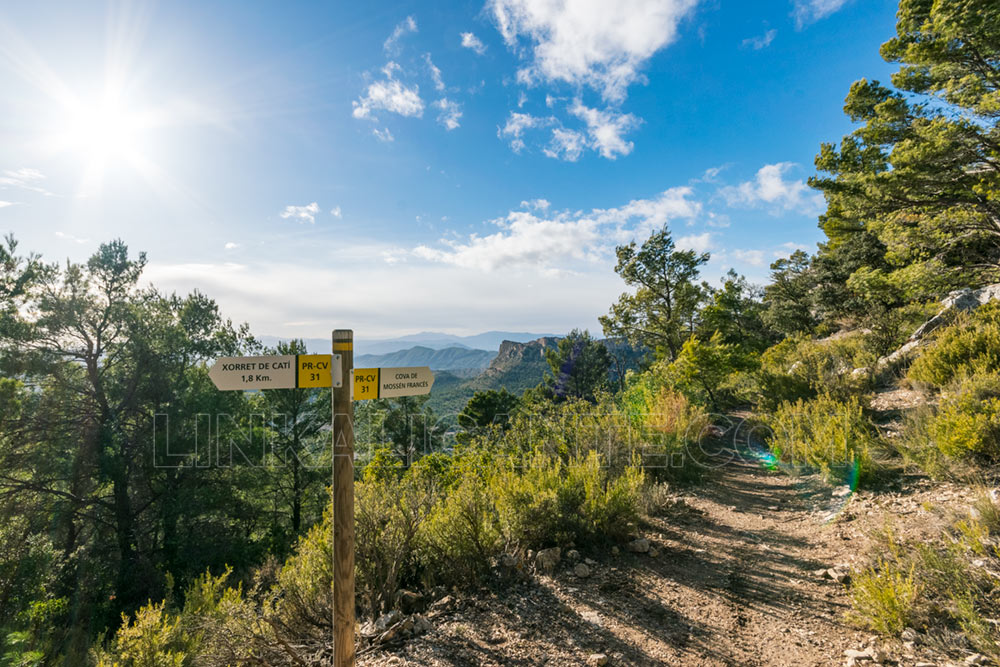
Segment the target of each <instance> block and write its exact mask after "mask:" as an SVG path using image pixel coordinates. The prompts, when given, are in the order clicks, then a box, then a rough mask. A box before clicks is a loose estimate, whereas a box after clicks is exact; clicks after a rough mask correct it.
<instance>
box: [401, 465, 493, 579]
mask: <svg viewBox="0 0 1000 667" xmlns="http://www.w3.org/2000/svg"><path fill="white" fill-rule="evenodd" d="M500 548H501V542H500V533H499V530H498V528H497V518H496V510H495V508H494V505H493V500H492V498H490V496H489V493H488V489H487V485H486V483H485V480H484V479H483V478H481V477H479V476H478V475H476V474H468V475H466V476H464V477H463V478H462V480H461V481H460V482H458V483H457V485H456V486H455V487H454V488H452V490H451V492H450V493H448V494H447V495H446V496H444V497H442V498H441V499H439V500H438V501H437V503H436V504H435V505H434V508H433V509H432V510H431V511H430V514H429V515H428V516H427V518H426V519H425V520H424V522H423V523H422V524H421V527H420V561H421V564H422V565H423V567H424V569H425V572H426V573H427V576H428V578H429V583H442V584H448V585H461V584H466V585H467V584H470V583H475V582H478V581H479V579H480V578H481V577H482V576H483V575H484V574H485V573H486V572H487V571H488V570H489V567H490V561H491V560H492V558H493V557H494V556H495V555H496V554H497V553H498V552H499V551H500Z"/></svg>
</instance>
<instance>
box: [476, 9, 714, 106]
mask: <svg viewBox="0 0 1000 667" xmlns="http://www.w3.org/2000/svg"><path fill="white" fill-rule="evenodd" d="M697 2H698V0H618V1H617V2H559V1H556V0H547V1H543V2H538V1H536V0H489V2H488V3H487V7H488V8H489V9H490V10H491V11H492V14H493V18H494V20H495V21H496V24H497V28H498V29H499V31H500V34H501V35H502V36H503V39H504V41H505V42H506V43H507V45H508V46H509V47H511V48H513V49H518V47H519V45H520V41H521V39H522V38H523V39H524V40H525V41H527V42H528V43H529V44H530V45H531V51H530V61H529V62H528V63H527V64H526V65H525V66H524V67H523V68H522V69H521V70H520V71H519V72H518V79H519V80H520V81H522V82H524V83H533V82H535V81H538V80H543V81H562V82H566V83H569V84H572V85H587V86H590V87H592V88H594V89H596V90H598V91H600V93H601V94H602V95H603V96H604V98H605V99H607V100H611V101H620V100H622V99H624V98H625V93H626V89H627V88H628V86H629V85H630V84H631V83H633V82H635V81H637V80H638V79H639V78H640V77H641V74H640V69H641V68H642V67H643V65H644V64H645V63H646V61H647V60H648V59H649V58H650V57H652V56H653V54H654V53H656V52H657V51H659V50H660V49H662V48H663V47H665V46H667V45H668V44H670V43H671V42H673V41H674V40H675V39H676V38H677V27H678V24H679V23H680V22H681V20H683V19H684V18H685V17H686V16H688V15H689V13H690V12H691V10H692V9H693V8H694V7H695V5H696V4H697Z"/></svg>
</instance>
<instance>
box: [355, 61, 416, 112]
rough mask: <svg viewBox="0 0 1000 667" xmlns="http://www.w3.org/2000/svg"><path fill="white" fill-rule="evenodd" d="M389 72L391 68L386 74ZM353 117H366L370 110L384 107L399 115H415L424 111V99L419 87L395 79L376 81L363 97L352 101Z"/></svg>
mask: <svg viewBox="0 0 1000 667" xmlns="http://www.w3.org/2000/svg"><path fill="white" fill-rule="evenodd" d="M389 74H391V70H390V71H389V73H387V76H388V75H389ZM352 104H353V106H354V117H355V118H368V117H369V116H370V115H371V112H372V111H375V110H379V109H384V110H385V111H391V112H393V113H398V114H399V115H400V116H417V117H420V116H422V115H423V113H424V101H423V100H422V99H420V88H419V87H418V86H416V85H414V86H413V87H412V88H411V87H408V86H405V85H403V84H402V83H400V82H399V81H397V80H396V79H392V78H388V79H386V80H385V81H376V82H374V83H372V84H371V85H369V86H368V91H367V93H366V94H365V96H364V97H362V98H361V99H359V100H356V101H354V102H352Z"/></svg>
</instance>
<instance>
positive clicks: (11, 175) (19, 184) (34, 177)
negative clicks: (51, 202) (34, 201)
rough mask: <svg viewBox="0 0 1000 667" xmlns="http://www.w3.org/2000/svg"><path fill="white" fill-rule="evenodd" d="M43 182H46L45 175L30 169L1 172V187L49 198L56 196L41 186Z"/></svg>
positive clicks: (22, 168)
mask: <svg viewBox="0 0 1000 667" xmlns="http://www.w3.org/2000/svg"><path fill="white" fill-rule="evenodd" d="M43 180H45V174H43V173H42V172H40V171H38V170H37V169H29V168H28V167H21V168H20V169H5V170H4V171H3V172H0V187H5V188H17V189H19V190H29V191H31V192H39V193H41V194H43V195H46V196H49V197H51V196H54V195H53V194H52V193H51V192H49V191H48V190H46V189H45V188H43V187H41V186H40V185H39V182H40V181H43Z"/></svg>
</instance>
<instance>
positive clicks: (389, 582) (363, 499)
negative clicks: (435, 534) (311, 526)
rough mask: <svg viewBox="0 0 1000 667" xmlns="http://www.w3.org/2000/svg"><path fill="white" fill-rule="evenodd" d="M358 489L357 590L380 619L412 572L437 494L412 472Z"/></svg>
mask: <svg viewBox="0 0 1000 667" xmlns="http://www.w3.org/2000/svg"><path fill="white" fill-rule="evenodd" d="M354 494H355V531H356V532H355V539H356V546H355V567H356V569H357V591H358V594H359V595H360V597H361V602H362V607H363V608H364V609H365V611H366V612H367V613H368V614H369V615H370V616H371V618H372V619H373V620H374V619H375V618H377V617H378V616H379V614H381V613H382V612H384V611H388V610H389V609H390V608H391V605H392V603H393V601H394V600H395V596H396V592H397V591H398V590H399V588H400V583H401V582H402V581H403V580H404V579H405V578H406V577H407V576H412V572H413V571H414V567H415V562H414V560H415V552H416V546H417V544H416V541H417V534H418V531H419V529H420V525H421V523H422V522H423V520H424V518H425V517H426V516H427V513H428V511H429V510H430V506H431V503H432V501H433V498H432V495H431V491H430V488H429V487H428V486H426V485H424V484H421V483H418V482H416V481H414V480H413V478H412V477H411V476H409V475H408V476H407V477H406V478H405V479H404V480H402V481H398V482H389V483H379V482H375V481H365V482H361V483H360V484H358V485H356V486H355V489H354Z"/></svg>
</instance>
